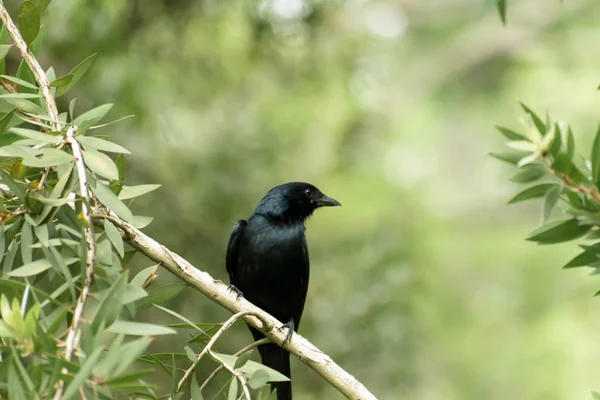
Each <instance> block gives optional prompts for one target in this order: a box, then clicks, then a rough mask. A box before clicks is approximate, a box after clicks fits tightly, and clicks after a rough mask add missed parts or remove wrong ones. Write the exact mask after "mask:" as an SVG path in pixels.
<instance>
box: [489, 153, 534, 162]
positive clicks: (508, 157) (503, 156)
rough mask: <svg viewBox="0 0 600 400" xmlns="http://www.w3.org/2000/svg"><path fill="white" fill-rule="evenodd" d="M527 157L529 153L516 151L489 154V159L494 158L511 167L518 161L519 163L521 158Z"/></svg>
mask: <svg viewBox="0 0 600 400" xmlns="http://www.w3.org/2000/svg"><path fill="white" fill-rule="evenodd" d="M528 155H529V153H527V152H524V151H516V150H508V151H501V152H495V153H489V156H490V157H494V158H495V159H498V160H500V161H504V162H506V163H509V164H511V165H517V163H518V162H519V161H521V159H522V158H523V157H527V156H528Z"/></svg>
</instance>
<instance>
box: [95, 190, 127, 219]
mask: <svg viewBox="0 0 600 400" xmlns="http://www.w3.org/2000/svg"><path fill="white" fill-rule="evenodd" d="M94 194H95V195H96V197H98V200H100V202H101V203H102V204H104V206H106V207H107V208H109V209H111V210H112V211H114V212H115V213H116V214H117V215H118V216H119V217H121V218H123V219H124V220H125V221H127V222H130V223H131V222H133V215H132V214H131V211H130V210H129V208H127V206H126V205H125V204H124V203H123V202H122V201H121V200H119V199H118V198H117V196H116V195H115V194H114V193H113V192H111V191H110V189H109V188H107V187H106V186H104V185H103V184H101V183H100V182H96V187H95V189H94Z"/></svg>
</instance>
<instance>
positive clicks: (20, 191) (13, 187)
mask: <svg viewBox="0 0 600 400" xmlns="http://www.w3.org/2000/svg"><path fill="white" fill-rule="evenodd" d="M0 176H1V177H2V182H4V184H6V185H7V186H8V188H9V189H10V191H11V192H12V194H14V195H15V196H17V197H18V198H19V200H21V201H23V200H24V199H25V189H24V188H23V187H22V186H21V184H19V183H17V182H15V181H14V180H13V179H12V178H11V177H10V175H9V174H8V173H6V171H5V170H4V168H1V167H0Z"/></svg>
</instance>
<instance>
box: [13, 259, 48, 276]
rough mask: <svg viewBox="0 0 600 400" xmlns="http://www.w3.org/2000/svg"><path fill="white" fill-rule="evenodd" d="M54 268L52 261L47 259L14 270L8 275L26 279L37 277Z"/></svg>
mask: <svg viewBox="0 0 600 400" xmlns="http://www.w3.org/2000/svg"><path fill="white" fill-rule="evenodd" d="M50 267H52V264H51V263H50V261H48V260H46V259H41V260H36V261H33V262H31V263H28V264H25V265H23V266H22V267H19V268H17V269H14V270H12V271H10V272H9V273H8V276H13V277H25V276H33V275H37V274H39V273H41V272H44V271H46V270H47V269H49V268H50Z"/></svg>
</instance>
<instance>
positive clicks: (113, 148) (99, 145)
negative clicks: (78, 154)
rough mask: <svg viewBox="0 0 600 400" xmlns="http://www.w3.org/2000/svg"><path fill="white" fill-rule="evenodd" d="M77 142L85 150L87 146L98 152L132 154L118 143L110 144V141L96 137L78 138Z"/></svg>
mask: <svg viewBox="0 0 600 400" xmlns="http://www.w3.org/2000/svg"><path fill="white" fill-rule="evenodd" d="M77 141H78V142H79V143H81V144H82V145H83V146H84V148H85V147H86V146H89V147H92V148H94V149H96V150H102V151H107V152H109V153H125V154H131V153H130V152H129V150H127V149H126V148H124V147H122V146H119V145H118V144H116V143H113V142H109V141H108V140H102V139H100V138H97V137H94V136H78V137H77Z"/></svg>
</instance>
